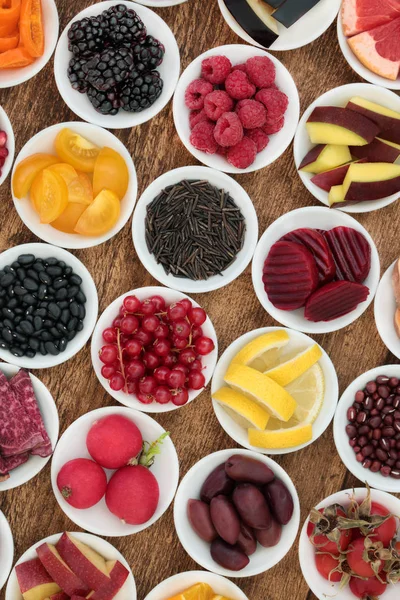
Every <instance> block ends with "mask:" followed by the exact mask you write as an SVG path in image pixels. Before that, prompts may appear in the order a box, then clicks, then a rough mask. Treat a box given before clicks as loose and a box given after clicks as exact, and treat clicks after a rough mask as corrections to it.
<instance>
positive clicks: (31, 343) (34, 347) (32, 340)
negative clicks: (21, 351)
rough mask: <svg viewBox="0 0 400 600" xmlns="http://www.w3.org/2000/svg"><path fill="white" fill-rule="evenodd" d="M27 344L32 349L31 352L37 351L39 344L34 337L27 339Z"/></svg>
mask: <svg viewBox="0 0 400 600" xmlns="http://www.w3.org/2000/svg"><path fill="white" fill-rule="evenodd" d="M28 344H29V346H30V347H31V348H32V350H39V346H40V342H39V340H37V339H36V338H34V337H31V338H29V340H28Z"/></svg>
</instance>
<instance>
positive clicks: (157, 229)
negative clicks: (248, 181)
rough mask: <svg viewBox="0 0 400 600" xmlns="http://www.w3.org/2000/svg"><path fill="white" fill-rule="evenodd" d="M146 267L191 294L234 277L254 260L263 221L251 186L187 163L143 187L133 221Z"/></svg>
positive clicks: (175, 287)
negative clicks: (259, 229) (257, 212)
mask: <svg viewBox="0 0 400 600" xmlns="http://www.w3.org/2000/svg"><path fill="white" fill-rule="evenodd" d="M132 236H133V243H134V245H135V249H136V252H137V254H138V256H139V259H140V260H141V262H142V264H143V266H144V267H145V268H146V269H147V271H149V273H150V274H151V275H152V276H153V277H155V279H157V280H158V281H159V282H160V283H162V284H164V285H166V286H168V287H170V288H172V289H175V290H179V291H181V292H185V293H203V292H210V291H212V290H216V289H219V288H222V287H224V286H225V285H227V284H228V283H231V282H232V281H234V280H235V279H236V278H237V277H239V275H240V274H241V273H242V272H243V271H244V270H245V268H246V267H247V266H248V264H249V262H250V261H251V259H252V257H253V254H254V250H255V246H256V244H257V239H258V221H257V215H256V212H255V210H254V206H253V203H252V201H251V199H250V198H249V196H248V194H247V193H246V191H245V190H244V189H243V188H242V186H241V185H239V183H237V182H236V181H235V180H234V179H232V177H229V175H226V174H225V173H222V172H221V171H216V170H214V169H210V168H208V167H199V166H192V167H181V168H179V169H174V170H172V171H168V172H167V173H164V174H163V175H161V177H158V179H156V180H155V181H153V183H151V184H150V185H149V187H148V188H147V189H146V190H145V191H144V192H143V194H142V196H141V198H140V200H139V201H138V203H137V205H136V210H135V213H134V216H133V221H132Z"/></svg>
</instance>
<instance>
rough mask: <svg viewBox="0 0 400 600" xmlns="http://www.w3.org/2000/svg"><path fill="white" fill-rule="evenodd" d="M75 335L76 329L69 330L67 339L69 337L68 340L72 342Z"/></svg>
mask: <svg viewBox="0 0 400 600" xmlns="http://www.w3.org/2000/svg"><path fill="white" fill-rule="evenodd" d="M75 336H76V331H69V332H68V333H67V339H68V341H69V342H70V341H71V340H73V339H74V337H75Z"/></svg>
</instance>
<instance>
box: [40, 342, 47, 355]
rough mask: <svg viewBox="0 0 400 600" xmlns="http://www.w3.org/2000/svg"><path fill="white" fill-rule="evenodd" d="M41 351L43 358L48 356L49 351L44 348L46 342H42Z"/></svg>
mask: <svg viewBox="0 0 400 600" xmlns="http://www.w3.org/2000/svg"><path fill="white" fill-rule="evenodd" d="M39 350H40V354H43V356H46V354H47V350H46V348H45V347H44V342H40V346H39Z"/></svg>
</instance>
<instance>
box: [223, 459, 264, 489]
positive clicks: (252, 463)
mask: <svg viewBox="0 0 400 600" xmlns="http://www.w3.org/2000/svg"><path fill="white" fill-rule="evenodd" d="M225 471H226V473H227V475H228V477H230V478H231V479H233V480H234V481H239V482H240V483H254V484H255V485H263V484H265V483H269V482H270V481H272V480H273V479H274V478H275V475H274V473H273V471H271V469H270V468H269V467H267V465H266V464H264V463H263V462H261V461H260V460H257V459H255V458H251V457H250V456H243V455H241V454H234V455H233V456H231V457H230V458H228V460H227V461H226V463H225Z"/></svg>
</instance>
